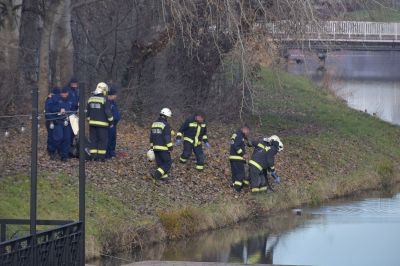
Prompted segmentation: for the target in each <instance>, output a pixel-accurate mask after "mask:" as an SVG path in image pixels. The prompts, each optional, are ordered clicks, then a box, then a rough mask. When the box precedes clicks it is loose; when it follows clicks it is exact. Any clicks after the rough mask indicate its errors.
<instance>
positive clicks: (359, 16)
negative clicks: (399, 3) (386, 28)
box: [344, 8, 400, 22]
mask: <svg viewBox="0 0 400 266" xmlns="http://www.w3.org/2000/svg"><path fill="white" fill-rule="evenodd" d="M344 19H346V20H355V21H373V22H400V11H399V10H395V9H389V8H387V9H375V10H361V11H354V12H349V13H346V14H345V16H344Z"/></svg>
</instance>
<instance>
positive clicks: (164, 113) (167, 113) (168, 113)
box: [160, 108, 172, 117]
mask: <svg viewBox="0 0 400 266" xmlns="http://www.w3.org/2000/svg"><path fill="white" fill-rule="evenodd" d="M160 114H161V115H165V116H166V117H171V116H172V112H171V110H170V109H169V108H163V109H162V110H161V112H160Z"/></svg>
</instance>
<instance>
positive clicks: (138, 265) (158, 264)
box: [125, 261, 277, 266]
mask: <svg viewBox="0 0 400 266" xmlns="http://www.w3.org/2000/svg"><path fill="white" fill-rule="evenodd" d="M244 265H245V264H235V263H217V262H189V261H142V262H135V263H132V264H127V265H125V266H244ZM253 265H254V266H261V264H253ZM262 266H268V265H267V264H262ZM270 266H272V265H270ZM275 266H277V265H275Z"/></svg>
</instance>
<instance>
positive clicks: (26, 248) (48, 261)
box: [0, 222, 82, 266]
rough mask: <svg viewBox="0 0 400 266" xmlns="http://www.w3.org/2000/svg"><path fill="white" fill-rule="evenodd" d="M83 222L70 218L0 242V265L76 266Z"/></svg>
mask: <svg viewBox="0 0 400 266" xmlns="http://www.w3.org/2000/svg"><path fill="white" fill-rule="evenodd" d="M81 244H82V223H81V222H73V223H69V224H66V225H63V226H60V227H57V228H54V229H51V230H47V231H43V232H38V233H37V234H36V235H30V236H26V237H21V238H17V239H12V240H9V241H5V242H2V243H0V266H14V265H16V266H17V265H18V266H30V265H40V266H61V265H63V266H64V265H68V266H69V265H71V266H78V265H80V264H81V254H80V253H81V252H82V251H81Z"/></svg>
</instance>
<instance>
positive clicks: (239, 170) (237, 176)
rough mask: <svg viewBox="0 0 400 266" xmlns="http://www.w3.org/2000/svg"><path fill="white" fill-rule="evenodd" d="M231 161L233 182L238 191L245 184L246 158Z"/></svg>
mask: <svg viewBox="0 0 400 266" xmlns="http://www.w3.org/2000/svg"><path fill="white" fill-rule="evenodd" d="M229 161H230V163H231V171H232V182H233V187H234V188H235V190H236V191H240V190H241V189H242V187H243V185H244V180H245V176H246V172H245V164H246V161H244V160H229Z"/></svg>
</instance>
